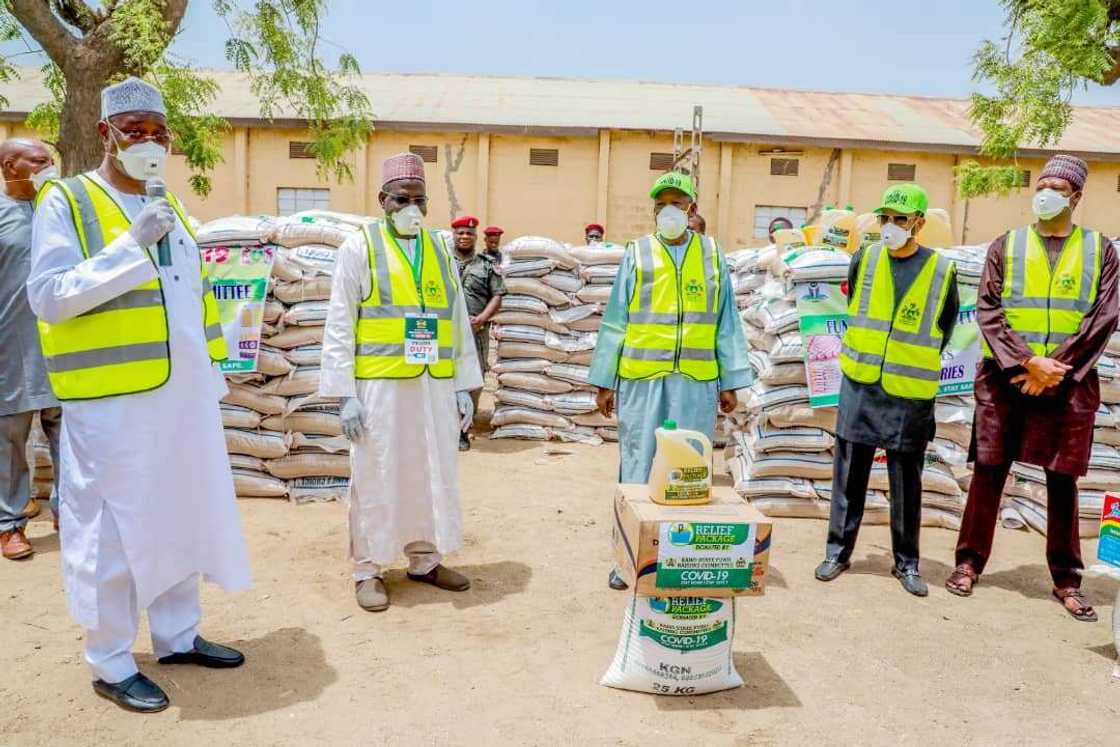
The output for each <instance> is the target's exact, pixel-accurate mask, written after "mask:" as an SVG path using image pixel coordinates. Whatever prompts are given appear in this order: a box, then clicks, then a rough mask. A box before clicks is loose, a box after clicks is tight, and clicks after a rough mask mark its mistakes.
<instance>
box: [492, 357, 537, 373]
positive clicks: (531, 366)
mask: <svg viewBox="0 0 1120 747" xmlns="http://www.w3.org/2000/svg"><path fill="white" fill-rule="evenodd" d="M551 365H552V361H548V360H545V359H544V358H503V359H501V360H499V361H498V362H497V363H495V364H494V365H493V366H491V367H490V370H491V371H493V372H494V373H495V374H496V375H498V376H501V375H502V374H506V373H544V372H545V371H547V370H548V367H549V366H551Z"/></svg>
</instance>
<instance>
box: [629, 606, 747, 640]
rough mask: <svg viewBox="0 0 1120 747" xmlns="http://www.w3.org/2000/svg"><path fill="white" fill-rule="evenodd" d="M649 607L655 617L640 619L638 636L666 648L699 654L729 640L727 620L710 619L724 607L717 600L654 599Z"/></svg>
mask: <svg viewBox="0 0 1120 747" xmlns="http://www.w3.org/2000/svg"><path fill="white" fill-rule="evenodd" d="M649 607H650V611H651V612H652V613H654V614H653V615H651V616H650V617H643V618H642V619H641V621H640V623H639V626H638V631H639V633H638V634H639V635H640V636H641V637H642V638H651V639H653V641H654V642H655V643H657V644H658V645H659V646H662V647H663V648H667V649H671V650H673V651H700V650H703V649H705V648H710V647H712V646H718V645H719V644H721V643H724V642H725V641H726V640H727V627H728V626H727V620H725V619H711V615H713V614H714V613H715V612H718V611H719V610H720V609H721V608H722V607H723V603H722V602H720V601H718V600H716V599H703V598H700V597H651V598H650V600H649ZM719 617H722V616H719Z"/></svg>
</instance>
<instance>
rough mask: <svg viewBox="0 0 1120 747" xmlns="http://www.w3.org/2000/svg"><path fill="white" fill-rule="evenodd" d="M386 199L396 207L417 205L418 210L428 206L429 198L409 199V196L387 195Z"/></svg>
mask: <svg viewBox="0 0 1120 747" xmlns="http://www.w3.org/2000/svg"><path fill="white" fill-rule="evenodd" d="M386 197H387V199H388V200H389V202H391V203H393V204H394V205H400V206H401V207H407V206H408V205H415V206H416V207H418V208H425V207H427V206H428V198H427V197H409V196H408V195H402V194H389V195H386Z"/></svg>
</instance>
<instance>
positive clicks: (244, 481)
mask: <svg viewBox="0 0 1120 747" xmlns="http://www.w3.org/2000/svg"><path fill="white" fill-rule="evenodd" d="M233 492H234V493H236V494H237V497H238V498H285V497H287V495H288V483H286V482H284V481H283V480H278V479H276V478H275V477H272V476H271V475H266V474H264V473H263V472H254V471H251V470H244V469H235V470H233Z"/></svg>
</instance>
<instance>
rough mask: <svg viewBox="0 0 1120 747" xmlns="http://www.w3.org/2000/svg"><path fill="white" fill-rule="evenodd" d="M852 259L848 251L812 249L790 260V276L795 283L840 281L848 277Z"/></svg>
mask: <svg viewBox="0 0 1120 747" xmlns="http://www.w3.org/2000/svg"><path fill="white" fill-rule="evenodd" d="M851 261H852V258H851V257H850V256H849V255H848V253H847V252H837V251H833V250H831V249H810V250H809V251H806V252H802V253H801V254H798V255H797V256H796V257H794V258H793V259H792V260H791V261H790V262H789V276H790V279H791V280H792V281H793V282H795V283H808V282H813V281H817V282H830V283H839V282H842V281H844V280H847V279H848V265H849V264H851Z"/></svg>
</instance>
